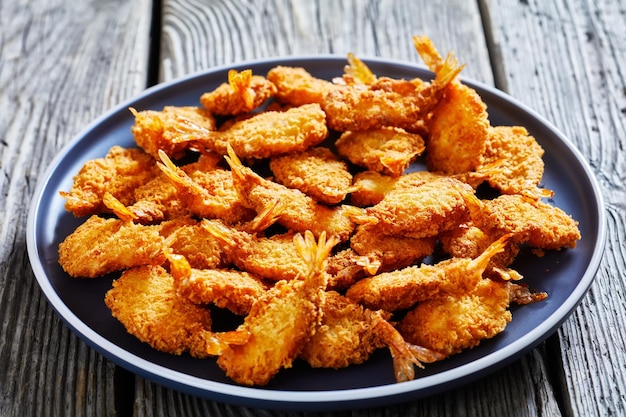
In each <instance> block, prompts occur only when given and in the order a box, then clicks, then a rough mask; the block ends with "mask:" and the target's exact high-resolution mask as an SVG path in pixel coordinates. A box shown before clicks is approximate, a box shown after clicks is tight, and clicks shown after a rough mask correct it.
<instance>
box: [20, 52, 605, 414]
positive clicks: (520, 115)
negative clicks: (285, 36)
mask: <svg viewBox="0 0 626 417" xmlns="http://www.w3.org/2000/svg"><path fill="white" fill-rule="evenodd" d="M365 62H366V63H367V64H368V65H369V66H370V68H371V69H372V71H373V72H374V73H375V74H377V75H387V76H390V77H395V78H413V77H422V78H425V79H429V78H430V77H431V73H430V72H428V71H427V70H425V69H424V68H422V67H418V66H415V65H413V64H408V63H403V62H397V61H389V60H381V59H368V60H365ZM345 64H346V61H345V58H344V57H337V56H320V57H296V58H285V59H271V60H264V61H254V62H247V63H242V64H237V65H233V66H229V67H219V68H214V69H211V70H208V71H206V72H203V73H199V74H196V75H192V76H189V77H186V78H184V79H181V80H177V81H173V82H170V83H166V84H161V85H158V86H156V87H153V88H151V89H148V90H146V91H145V92H144V93H143V94H141V95H140V96H138V97H137V98H135V99H133V100H130V101H128V102H126V103H123V104H121V105H120V106H118V107H116V108H115V109H113V110H112V111H110V112H108V113H107V114H105V115H104V116H102V117H101V118H100V119H98V120H96V121H95V122H94V123H93V124H92V125H91V126H89V127H88V128H87V129H86V130H85V131H83V132H82V133H81V134H80V135H78V136H77V137H76V138H74V140H72V141H71V142H70V143H69V144H68V145H67V146H66V147H65V148H64V149H63V150H62V151H61V153H60V154H59V155H57V157H56V158H55V159H54V160H53V161H52V163H51V164H50V166H49V168H48V170H47V171H46V173H45V175H44V176H43V177H42V178H41V180H40V181H39V183H38V186H37V189H36V191H35V194H34V197H33V199H32V204H31V207H30V212H29V217H28V230H27V244H28V254H29V257H30V261H31V265H32V268H33V271H34V273H35V276H36V278H37V281H38V283H39V285H40V286H41V289H42V290H43V292H44V294H45V295H46V297H47V298H48V300H49V302H50V304H51V305H52V306H53V308H54V309H55V310H56V311H57V313H58V314H59V315H60V316H61V318H62V319H63V320H64V322H65V323H66V324H67V325H68V326H69V327H70V328H71V329H72V330H73V331H74V332H75V333H76V334H77V335H79V336H80V337H81V338H82V339H83V340H84V341H86V342H87V343H88V344H89V345H90V346H91V347H93V348H94V349H96V350H97V351H99V352H100V353H102V354H103V355H104V356H106V357H107V358H109V359H110V360H112V361H113V362H115V363H116V364H118V365H120V366H122V367H124V368H126V369H128V370H130V371H132V372H135V373H137V374H140V375H142V376H144V377H146V378H148V379H151V380H154V381H156V382H158V383H160V384H163V385H166V386H168V387H171V388H174V389H177V390H180V391H183V392H186V393H189V394H193V395H197V396H201V397H205V398H208V399H211V400H216V401H223V402H229V403H234V404H239V405H244V406H250V407H263V408H282V409H296V410H337V409H345V408H361V407H373V406H381V405H385V404H391V403H395V402H401V401H408V400H414V399H418V398H421V397H425V396H428V395H432V394H435V393H437V392H441V391H443V390H448V389H451V388H453V387H457V386H459V385H462V384H465V383H467V382H469V381H471V380H474V379H476V378H480V377H482V376H485V375H487V374H488V373H490V372H492V371H494V370H496V369H498V368H500V367H502V366H504V365H506V364H508V363H510V362H512V361H514V360H516V359H518V358H519V357H520V356H521V355H523V354H524V353H526V352H527V351H529V350H530V349H532V348H533V347H535V346H536V345H538V344H539V343H540V342H542V341H543V340H545V339H546V338H547V337H548V336H549V335H551V334H552V333H554V332H555V331H556V330H557V329H558V327H559V326H560V325H561V324H562V323H563V321H564V320H565V319H566V318H567V317H568V316H569V315H570V314H571V313H572V311H573V310H574V308H576V306H577V305H578V304H579V303H580V301H581V299H582V298H583V296H584V295H585V293H586V292H587V290H588V288H589V286H590V285H591V282H592V281H593V278H594V276H595V274H596V272H597V270H598V267H599V264H600V260H601V257H602V252H603V249H604V240H605V239H604V235H605V218H604V208H603V202H602V198H601V195H600V191H599V187H598V185H597V183H596V181H595V179H594V176H593V174H592V172H591V170H590V168H589V166H588V165H587V163H586V162H585V160H584V159H583V158H582V156H581V155H580V153H579V152H578V151H577V150H576V149H575V147H574V146H573V145H572V144H571V143H570V142H569V140H568V139H567V138H565V137H564V136H563V135H562V134H561V133H559V132H558V131H557V130H556V129H555V128H554V127H553V126H551V125H550V124H549V123H548V122H547V121H546V120H544V119H543V118H541V117H540V116H538V115H537V114H535V113H534V112H533V111H531V110H529V109H528V108H526V107H524V106H523V105H521V104H520V103H518V102H516V101H515V100H513V99H512V98H511V97H509V96H507V95H505V94H503V93H502V92H499V91H497V90H495V89H493V88H490V87H487V86H485V85H482V84H479V83H475V82H471V81H469V80H464V81H465V82H466V83H467V84H468V85H470V86H472V87H474V88H475V89H476V90H477V91H478V93H479V94H480V95H481V97H482V98H483V100H484V101H485V102H486V103H487V106H488V111H489V115H490V120H491V123H492V125H522V126H525V127H526V128H527V129H528V130H529V132H530V133H531V134H532V135H534V136H535V137H536V139H537V141H538V142H539V143H540V144H541V145H542V146H543V148H544V149H545V151H546V152H545V155H544V161H545V165H546V169H545V174H544V180H543V186H545V187H546V188H548V189H551V190H554V191H555V196H554V198H553V201H552V203H553V204H555V205H557V206H558V207H560V208H562V209H563V210H565V211H566V212H568V213H570V214H571V215H572V216H573V217H574V218H575V219H576V220H578V221H579V222H580V230H581V233H582V239H581V241H580V242H579V244H578V246H577V247H576V248H575V249H573V250H564V251H558V252H549V253H547V254H546V256H544V257H542V258H537V257H534V256H532V255H530V254H522V255H521V258H520V259H519V260H518V261H517V262H516V265H515V266H516V268H517V269H518V270H519V271H520V272H521V273H522V274H523V275H524V277H525V278H524V280H525V282H526V283H528V284H529V285H530V286H531V287H532V288H534V289H536V290H541V291H546V292H548V294H549V295H550V296H549V298H548V299H547V300H545V301H542V302H540V303H536V304H531V305H527V306H523V307H515V308H513V321H512V322H511V323H510V324H509V325H508V327H507V328H506V330H505V331H504V332H503V333H502V334H500V335H498V336H497V337H495V338H493V339H491V340H488V341H485V342H483V343H481V345H480V346H478V347H477V348H475V349H472V350H469V351H466V352H463V353H461V354H458V355H456V356H454V357H451V358H449V359H446V360H444V361H442V362H440V363H435V364H429V365H427V366H426V369H424V370H417V371H416V379H415V380H413V381H410V382H405V383H401V384H398V383H395V382H394V376H393V370H392V364H391V358H390V356H389V354H388V353H387V352H386V351H383V350H381V351H378V352H376V353H375V354H374V355H373V357H372V358H371V359H370V360H369V361H368V362H367V363H365V364H362V365H359V366H352V367H349V368H345V369H341V370H337V371H335V370H326V369H311V368H309V367H308V366H307V365H306V364H304V363H301V362H299V361H297V362H296V363H295V364H294V367H293V368H291V369H287V370H283V371H281V372H280V373H279V374H278V376H277V377H276V378H275V379H274V380H273V381H272V382H271V383H270V384H269V385H268V386H266V387H263V388H250V387H243V386H238V385H236V384H234V383H233V382H231V381H230V380H229V379H228V378H227V377H226V376H225V375H224V373H223V372H222V371H221V370H220V369H219V367H218V366H217V365H216V363H215V360H214V359H205V360H199V359H194V358H191V357H189V356H185V355H183V356H172V355H168V354H164V353H160V352H157V351H155V350H154V349H152V348H150V347H149V346H148V345H146V344H143V343H141V342H139V341H138V340H137V339H135V338H134V337H133V336H130V335H129V334H127V333H126V331H125V329H124V327H123V326H122V325H121V324H120V323H119V322H117V320H115V319H114V318H113V317H112V316H111V314H110V312H109V310H108V309H107V307H106V306H105V305H104V302H103V297H104V294H105V292H106V291H107V290H108V289H109V288H110V287H111V281H112V279H114V278H115V276H110V277H106V278H101V279H91V280H77V279H71V278H70V277H69V276H68V275H67V274H65V273H64V271H63V270H62V269H61V268H60V266H59V265H58V262H57V260H58V255H57V247H58V244H59V242H61V241H62V240H63V239H64V238H65V236H67V235H68V234H69V233H71V232H72V231H73V230H74V229H75V228H76V227H77V226H78V225H79V224H80V223H81V222H82V221H83V219H76V218H74V217H73V216H72V215H71V214H69V213H67V212H66V211H65V209H64V206H63V205H64V203H65V201H64V199H63V198H61V197H60V196H59V191H61V190H69V189H70V187H71V184H72V177H73V176H74V175H76V173H77V172H78V170H79V169H80V167H81V166H82V165H83V164H84V163H85V162H86V161H88V160H90V159H93V158H98V157H102V156H104V155H105V154H106V152H107V151H108V150H109V148H110V147H111V146H113V145H121V146H125V147H131V146H134V141H133V138H132V135H131V133H130V127H131V125H132V124H133V117H132V115H131V114H130V112H129V111H128V107H134V108H136V109H138V110H144V109H161V108H162V107H163V106H165V105H198V99H199V97H200V95H201V94H202V93H203V92H205V91H209V90H211V89H213V88H215V87H216V86H217V85H219V84H221V83H222V82H224V81H225V80H226V79H227V71H228V70H229V69H230V68H236V69H246V68H251V69H252V70H253V72H254V73H255V74H265V73H267V71H268V70H269V69H270V68H272V67H274V66H276V65H288V66H302V67H305V68H307V69H308V70H309V71H310V72H311V73H312V74H313V75H315V76H317V77H320V78H325V79H331V78H333V77H336V76H340V75H341V74H342V72H343V67H344V65H345ZM216 320H217V319H216Z"/></svg>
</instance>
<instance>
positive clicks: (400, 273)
mask: <svg viewBox="0 0 626 417" xmlns="http://www.w3.org/2000/svg"><path fill="white" fill-rule="evenodd" d="M509 237H510V236H509V235H505V236H503V237H502V238H500V239H499V240H497V241H496V242H494V243H493V244H492V245H491V246H489V247H488V248H487V250H485V251H484V252H483V253H482V254H481V255H480V256H478V257H477V258H474V259H471V258H451V259H448V260H445V261H441V262H439V263H437V264H435V265H428V264H422V265H419V266H410V267H407V268H404V269H400V270H395V271H391V272H385V273H382V274H378V275H375V276H373V277H369V278H365V279H362V280H360V281H358V282H357V283H355V284H354V285H352V286H351V287H350V288H348V291H347V292H346V296H347V297H348V298H349V299H351V300H352V301H355V302H357V303H359V304H362V305H364V306H365V307H367V308H371V309H374V310H386V311H391V312H393V311H398V310H404V309H407V308H410V307H412V306H413V305H415V304H416V303H418V302H422V301H425V300H429V299H434V298H441V297H443V296H445V295H459V294H466V293H468V292H470V291H472V289H473V288H474V287H475V286H476V284H477V283H478V282H479V281H480V280H481V279H482V275H483V272H484V271H485V268H487V265H488V264H489V260H490V259H491V258H492V257H493V256H494V255H495V254H497V253H499V252H501V251H502V250H504V246H505V244H506V241H507V240H508V238H509Z"/></svg>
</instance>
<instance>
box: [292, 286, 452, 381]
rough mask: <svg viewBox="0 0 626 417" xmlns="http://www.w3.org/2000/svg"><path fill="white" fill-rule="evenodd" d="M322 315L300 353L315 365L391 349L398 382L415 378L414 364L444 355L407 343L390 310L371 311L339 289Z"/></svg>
mask: <svg viewBox="0 0 626 417" xmlns="http://www.w3.org/2000/svg"><path fill="white" fill-rule="evenodd" d="M322 310H323V317H322V322H321V324H320V326H319V327H318V328H317V330H316V332H315V334H314V335H313V336H312V337H311V338H310V339H309V341H308V343H307V344H306V345H305V346H304V348H303V350H302V352H301V353H300V357H301V358H302V359H304V360H306V361H307V362H308V363H309V365H311V366H312V367H314V368H334V369H339V368H343V367H346V366H349V365H354V364H360V363H363V362H365V361H366V360H367V359H368V358H369V357H370V355H371V354H372V353H373V352H374V351H375V350H377V349H380V348H385V347H388V348H389V350H390V351H391V354H392V358H393V364H394V374H395V377H396V381H397V382H404V381H410V380H412V379H413V378H414V376H415V373H414V369H413V367H414V366H418V367H423V366H422V364H421V362H426V363H429V362H434V361H436V360H439V359H442V358H443V356H442V355H440V354H438V353H436V352H432V351H429V350H428V349H424V348H421V347H419V346H414V345H410V344H408V343H406V342H405V341H404V339H403V338H402V336H401V335H400V334H399V333H398V331H397V330H396V329H395V328H394V327H393V326H392V325H391V324H390V323H389V322H388V320H389V318H390V314H389V313H385V312H383V311H372V310H368V309H366V308H364V307H363V306H361V305H358V304H356V303H354V302H352V301H351V300H349V299H348V298H346V297H344V296H342V295H341V294H339V293H338V292H335V291H329V292H327V293H326V296H325V303H324V307H323V308H322Z"/></svg>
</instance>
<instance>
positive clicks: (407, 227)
mask: <svg viewBox="0 0 626 417" xmlns="http://www.w3.org/2000/svg"><path fill="white" fill-rule="evenodd" d="M481 210H482V203H481V202H480V200H479V199H478V198H476V196H475V195H474V190H473V189H472V188H471V187H470V186H469V185H467V184H465V183H463V182H461V181H458V180H455V179H453V178H447V177H441V178H436V179H434V180H432V181H428V182H425V183H423V184H422V185H419V186H417V187H402V188H394V189H393V190H392V191H390V192H389V193H387V194H386V195H385V197H384V198H383V199H382V200H381V201H380V203H378V204H376V205H375V206H372V207H368V208H366V209H365V214H364V215H358V214H357V215H355V216H354V217H353V219H354V220H355V221H356V222H357V223H359V224H369V225H372V226H373V227H374V226H375V227H376V228H377V231H378V232H379V233H382V234H387V235H399V236H405V237H413V238H418V239H419V238H424V237H431V236H437V235H438V234H439V233H442V232H445V231H447V230H451V229H453V228H455V227H458V225H460V224H462V223H465V222H467V221H469V220H470V219H473V218H476V217H480V216H481V214H482V213H481Z"/></svg>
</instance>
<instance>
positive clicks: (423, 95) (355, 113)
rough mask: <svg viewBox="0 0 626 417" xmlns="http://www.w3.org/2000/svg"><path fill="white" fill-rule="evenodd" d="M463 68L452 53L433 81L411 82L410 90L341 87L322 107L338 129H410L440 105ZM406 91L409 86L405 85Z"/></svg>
mask: <svg viewBox="0 0 626 417" xmlns="http://www.w3.org/2000/svg"><path fill="white" fill-rule="evenodd" d="M462 69H463V66H459V65H458V64H457V61H456V59H454V57H452V56H450V57H449V59H447V60H446V61H445V63H444V65H443V66H442V67H441V68H440V69H439V70H438V71H437V72H436V76H435V79H434V80H433V82H432V83H424V84H422V83H420V84H416V83H410V82H407V83H406V84H405V87H410V88H411V89H412V90H413V91H411V92H410V93H408V92H406V91H405V92H404V94H402V93H398V92H396V91H393V90H387V89H372V88H366V89H363V88H355V87H353V86H350V85H347V86H337V87H336V88H333V89H332V90H331V91H330V92H329V93H328V94H327V95H326V96H325V97H324V102H323V104H322V108H323V109H324V111H325V112H326V116H327V118H328V125H329V126H330V127H331V128H332V129H334V130H337V131H340V132H345V131H355V130H370V129H379V128H382V127H386V126H395V127H399V128H402V129H405V130H408V131H413V130H415V129H419V123H418V121H420V120H422V118H423V117H424V116H425V115H426V114H427V113H428V112H429V111H430V110H431V109H432V108H433V107H434V106H435V105H436V104H437V102H438V101H439V99H440V96H441V94H442V92H443V90H444V89H445V87H446V85H447V84H448V83H450V81H452V80H453V79H454V78H455V77H456V76H457V75H458V74H459V73H460V72H461V70H462ZM405 90H406V88H405Z"/></svg>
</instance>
